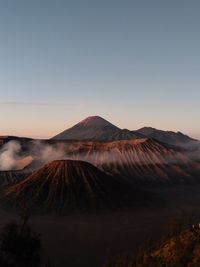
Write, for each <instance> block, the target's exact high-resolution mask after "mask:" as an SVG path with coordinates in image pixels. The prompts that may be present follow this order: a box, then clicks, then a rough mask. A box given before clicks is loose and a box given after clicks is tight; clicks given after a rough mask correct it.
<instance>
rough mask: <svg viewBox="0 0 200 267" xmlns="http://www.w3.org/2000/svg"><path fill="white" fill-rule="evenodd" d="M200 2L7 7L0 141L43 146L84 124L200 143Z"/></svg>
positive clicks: (40, 0) (0, 64) (0, 30)
mask: <svg viewBox="0 0 200 267" xmlns="http://www.w3.org/2000/svg"><path fill="white" fill-rule="evenodd" d="M199 11H200V2H199V1H196V0H191V1H187V0H168V1H160V0H157V1H156V0H152V1H149V0H138V1H134V0H133V1H129V0H124V1H120V0H107V1H104V0H103V1H92V0H90V1H89V0H85V1H81V0H75V1H62V0H56V1H55V0H54V1H52V0H48V1H47V0H46V1H45V0H34V1H33V0H31V1H26V0H18V1H14V0H9V1H2V2H1V9H0V34H1V42H0V57H1V61H0V72H1V75H0V88H1V90H0V112H1V120H0V122H1V135H4V134H5V135H7V134H10V135H21V136H22V135H23V136H32V137H40V138H47V137H51V136H53V135H55V134H56V133H57V132H60V131H62V130H64V129H66V128H67V127H70V126H72V125H73V124H74V123H76V122H78V121H80V120H81V119H84V118H85V117H87V116H90V115H100V116H102V117H105V118H106V119H108V120H109V121H112V122H113V123H114V124H116V125H117V126H119V127H121V128H129V129H137V128H140V127H143V126H152V127H156V128H160V129H163V130H174V131H176V130H180V131H182V132H184V133H187V134H190V135H192V136H194V137H198V138H200V126H199V124H198V123H197V122H198V120H199V115H200V111H199V99H200V90H199V84H200V76H199V71H200V63H199V62H200V53H199V47H200V34H199V28H200V17H199Z"/></svg>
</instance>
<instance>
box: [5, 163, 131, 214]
mask: <svg viewBox="0 0 200 267" xmlns="http://www.w3.org/2000/svg"><path fill="white" fill-rule="evenodd" d="M132 193H133V191H131V189H130V185H128V184H126V183H124V182H123V180H119V179H116V178H114V177H112V176H109V175H107V174H105V173H104V172H103V171H101V170H99V169H98V168H96V167H94V166H93V165H92V164H90V163H87V162H83V161H74V160H57V161H54V162H51V163H49V164H47V165H45V166H44V167H42V168H41V169H39V170H38V171H36V172H34V173H33V174H32V175H30V176H29V177H28V178H26V179H25V180H23V181H22V182H20V183H18V184H17V185H15V186H12V187H10V188H8V189H7V190H6V196H7V198H8V199H9V201H10V200H12V199H13V200H14V202H15V201H16V200H17V201H20V202H23V201H25V202H26V203H27V204H29V205H31V206H33V207H35V208H41V209H42V210H46V211H47V210H53V211H55V210H56V211H66V212H67V211H70V210H96V209H102V208H110V207H115V206H116V205H121V204H122V203H123V202H124V201H125V199H126V200H127V199H129V200H130V198H132Z"/></svg>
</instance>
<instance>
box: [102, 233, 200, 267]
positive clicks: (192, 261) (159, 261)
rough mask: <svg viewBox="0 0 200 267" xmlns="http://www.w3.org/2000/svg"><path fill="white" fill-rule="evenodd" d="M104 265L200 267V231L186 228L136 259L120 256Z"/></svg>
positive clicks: (140, 254) (121, 266) (146, 250)
mask: <svg viewBox="0 0 200 267" xmlns="http://www.w3.org/2000/svg"><path fill="white" fill-rule="evenodd" d="M104 267H200V231H198V230H197V231H193V230H192V229H191V230H184V231H180V232H178V231H177V232H176V233H174V234H173V236H169V237H168V238H167V239H166V240H165V241H164V242H163V243H162V244H160V245H157V246H156V247H154V248H151V247H150V246H149V247H147V248H146V249H145V251H143V252H142V253H139V254H138V255H137V256H136V257H135V258H134V259H128V258H127V257H119V258H118V259H113V260H111V261H109V262H108V263H106V264H105V265H104Z"/></svg>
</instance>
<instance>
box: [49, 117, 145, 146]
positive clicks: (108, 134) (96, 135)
mask: <svg viewBox="0 0 200 267" xmlns="http://www.w3.org/2000/svg"><path fill="white" fill-rule="evenodd" d="M141 136H142V135H141V134H140V133H134V132H131V131H129V130H126V129H123V130H122V129H120V128H118V127H117V126H115V125H113V124H112V123H110V122H108V121H107V120H105V119H103V118H101V117H99V116H91V117H88V118H86V119H85V120H83V121H81V122H79V123H78V124H76V125H75V126H73V127H71V128H70V129H67V130H65V131H64V132H62V133H60V134H58V135H56V136H54V137H53V138H52V139H54V140H80V141H113V140H130V139H136V138H140V137H141Z"/></svg>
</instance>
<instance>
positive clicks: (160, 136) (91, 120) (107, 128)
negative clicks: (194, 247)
mask: <svg viewBox="0 0 200 267" xmlns="http://www.w3.org/2000/svg"><path fill="white" fill-rule="evenodd" d="M138 138H153V139H156V140H158V141H160V142H163V143H166V144H170V145H175V146H184V147H186V148H189V146H191V147H192V148H195V147H196V146H198V147H199V146H200V142H198V141H197V140H195V139H193V138H191V137H189V136H187V135H185V134H183V133H181V132H172V131H162V130H158V129H155V128H151V127H144V128H141V129H139V130H135V131H130V130H128V129H120V128H118V127H117V126H115V125H113V124H112V123H110V122H108V121H107V120H105V119H103V118H101V117H99V116H91V117H88V118H86V119H85V120H83V121H81V122H79V123H77V124H76V125H75V126H73V127H71V128H70V129H67V130H65V131H63V132H62V133H60V134H58V135H56V136H54V137H53V138H52V140H79V141H101V142H108V141H117V140H134V139H138Z"/></svg>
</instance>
